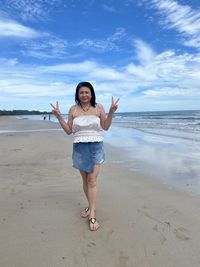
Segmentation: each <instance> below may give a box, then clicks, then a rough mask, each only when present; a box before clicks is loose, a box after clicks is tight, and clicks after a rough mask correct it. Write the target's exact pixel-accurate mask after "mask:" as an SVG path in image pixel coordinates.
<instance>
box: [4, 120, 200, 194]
mask: <svg viewBox="0 0 200 267" xmlns="http://www.w3.org/2000/svg"><path fill="white" fill-rule="evenodd" d="M6 117H7V119H8V121H10V120H12V123H6V121H7V119H6ZM8 121H7V122H8ZM4 122H5V123H4ZM2 129H6V130H2ZM54 131H55V132H57V131H58V132H59V131H60V132H62V131H63V130H62V128H61V127H60V125H59V124H58V123H57V122H55V121H54V120H53V121H48V120H47V121H44V120H32V119H31V120H30V119H24V118H22V119H19V118H16V117H15V116H3V117H0V135H1V134H3V133H10V134H12V133H20V132H21V133H25V132H54ZM63 133H64V131H63ZM64 134H65V133H64ZM122 136H124V142H122ZM67 138H69V139H70V140H71V139H72V138H73V137H72V136H67ZM194 143H195V141H194V140H183V139H179V138H178V139H177V138H176V137H172V136H168V137H167V136H157V135H154V134H151V133H148V132H146V133H144V132H143V131H139V130H138V129H137V130H136V129H130V128H120V127H116V126H112V127H111V129H109V131H106V132H104V144H105V146H107V147H109V150H113V153H112V155H111V157H109V158H108V163H116V164H119V165H120V166H122V167H123V166H125V167H127V168H129V170H131V171H137V172H138V173H142V174H144V175H147V176H150V177H151V178H152V179H156V180H158V182H161V183H163V184H166V185H168V186H172V187H174V188H176V189H178V190H181V191H184V192H188V193H189V194H192V195H197V196H200V187H199V182H198V181H199V179H200V176H199V173H200V149H198V147H196V146H195V145H194ZM157 163H159V164H157ZM144 166H145V168H144Z"/></svg>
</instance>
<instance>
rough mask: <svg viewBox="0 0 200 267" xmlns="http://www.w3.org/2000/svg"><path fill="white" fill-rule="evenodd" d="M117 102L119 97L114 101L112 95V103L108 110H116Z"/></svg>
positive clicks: (112, 111) (111, 111)
mask: <svg viewBox="0 0 200 267" xmlns="http://www.w3.org/2000/svg"><path fill="white" fill-rule="evenodd" d="M118 102H119V98H118V99H117V100H116V101H114V98H113V96H112V103H111V106H110V110H109V112H110V113H114V112H115V111H116V110H117V108H118Z"/></svg>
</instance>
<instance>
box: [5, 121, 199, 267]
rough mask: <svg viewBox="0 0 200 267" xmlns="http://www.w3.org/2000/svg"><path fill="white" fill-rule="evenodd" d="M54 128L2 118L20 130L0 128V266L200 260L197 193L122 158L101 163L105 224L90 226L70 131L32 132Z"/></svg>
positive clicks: (145, 266) (127, 265) (168, 266)
mask: <svg viewBox="0 0 200 267" xmlns="http://www.w3.org/2000/svg"><path fill="white" fill-rule="evenodd" d="M55 128H57V125H56V124H55V123H51V122H49V121H38V122H37V121H28V120H16V119H14V118H11V117H0V130H2V129H6V130H11V129H17V130H19V132H7V133H1V134H0V147H1V150H0V151H1V152H0V153H1V154H0V159H1V161H0V166H1V170H0V267H65V266H66V267H70V266H80V267H94V266H95V267H107V266H108V267H186V266H187V267H190V266H192V267H197V266H200V253H199V242H200V241H199V240H200V230H199V229H200V197H198V196H192V195H190V194H189V193H185V192H181V191H179V190H177V189H174V188H170V187H169V186H167V185H163V184H162V183H160V182H159V181H157V180H156V179H153V178H150V177H146V176H144V175H142V174H140V173H137V172H134V171H130V170H129V169H128V168H126V167H125V166H123V165H117V164H114V163H109V164H108V163H105V164H104V165H103V168H102V172H101V174H100V176H99V178H98V191H99V192H98V212H97V218H98V220H99V222H100V224H101V228H100V229H99V230H98V231H96V232H91V231H89V228H88V222H87V219H82V218H80V216H79V212H80V210H81V209H82V208H83V207H85V199H84V195H83V192H82V184H81V178H80V175H79V173H78V171H77V170H75V169H73V168H72V166H71V165H72V161H71V152H72V139H71V137H69V136H66V135H65V134H64V132H63V131H59V130H58V131H56V130H53V131H51V130H49V131H35V130H37V129H55ZM20 130H29V131H24V132H23V131H21V132H20ZM30 130H31V131H30ZM106 152H107V153H106V154H107V158H108V159H110V158H112V155H113V153H115V154H117V153H118V152H119V151H117V150H115V148H112V147H109V146H106ZM108 162H110V161H109V160H108ZM144 168H145V166H144Z"/></svg>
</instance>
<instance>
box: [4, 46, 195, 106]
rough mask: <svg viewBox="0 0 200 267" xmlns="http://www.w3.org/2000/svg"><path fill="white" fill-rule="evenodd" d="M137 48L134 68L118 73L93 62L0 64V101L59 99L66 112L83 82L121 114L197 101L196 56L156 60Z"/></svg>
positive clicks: (162, 56)
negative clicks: (116, 103) (114, 101)
mask: <svg viewBox="0 0 200 267" xmlns="http://www.w3.org/2000/svg"><path fill="white" fill-rule="evenodd" d="M136 43H137V42H136ZM137 44H139V43H137ZM140 44H142V48H141V49H137V50H136V52H137V55H136V57H137V58H139V59H140V60H139V61H138V62H137V64H136V63H134V62H132V63H129V64H127V65H124V66H121V67H116V66H115V67H109V66H107V65H105V64H100V63H97V62H95V61H80V62H77V63H68V62H66V63H64V64H54V65H53V64H52V65H46V66H45V65H40V66H35V67H33V66H31V65H22V64H20V63H19V62H18V59H15V58H14V59H12V58H11V59H7V60H6V59H5V58H3V59H0V62H2V64H0V93H1V96H2V97H4V98H5V97H7V99H8V102H9V99H10V97H11V96H12V97H37V98H38V101H39V99H40V98H43V97H44V98H45V99H46V100H45V101H46V102H49V101H50V100H48V99H49V98H51V99H53V100H57V99H61V100H62V101H64V102H65V103H67V106H69V105H70V103H71V104H72V103H73V102H74V92H75V88H76V85H77V83H78V82H79V81H82V80H86V81H90V82H91V83H92V84H94V87H95V90H96V91H97V99H98V101H102V102H103V103H104V105H105V107H106V109H108V108H109V105H110V98H111V95H113V96H114V97H115V98H117V97H120V107H121V109H122V110H123V111H128V110H129V111H131V110H134V107H137V108H138V109H139V106H140V109H142V108H141V107H142V106H143V104H144V103H145V105H146V104H148V101H147V99H149V98H151V103H153V104H154V105H156V103H157V105H158V102H159V106H161V105H162V104H161V103H162V102H163V103H165V104H166V106H167V103H168V102H167V99H168V98H170V97H173V103H175V101H176V103H178V102H180V103H181V102H182V101H185V102H186V99H188V98H190V101H192V100H191V99H193V100H195V101H197V100H198V99H199V98H200V93H199V90H198V88H199V84H200V71H199V70H200V54H196V55H189V54H183V55H177V54H176V53H175V52H174V51H171V50H167V51H164V52H163V53H160V54H156V53H155V51H153V49H152V48H151V47H150V46H149V45H148V44H146V43H144V42H143V41H141V42H140ZM142 51H144V53H142ZM145 51H146V52H145ZM142 54H143V56H142ZM144 55H146V58H145V56H144ZM77 77H78V80H77ZM65 99H66V100H65ZM53 100H51V101H53ZM199 100H200V99H199ZM127 101H128V103H129V105H127ZM179 106H181V104H180V105H179ZM143 108H144V107H143ZM149 108H150V106H146V109H149ZM44 109H45V107H44ZM151 109H152V108H151Z"/></svg>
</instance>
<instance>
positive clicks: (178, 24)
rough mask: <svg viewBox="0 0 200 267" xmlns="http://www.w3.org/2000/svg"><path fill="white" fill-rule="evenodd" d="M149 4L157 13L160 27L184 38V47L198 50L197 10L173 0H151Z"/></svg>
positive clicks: (199, 21)
mask: <svg viewBox="0 0 200 267" xmlns="http://www.w3.org/2000/svg"><path fill="white" fill-rule="evenodd" d="M151 4H152V5H153V7H154V8H156V9H157V10H158V11H159V14H160V15H161V18H160V19H161V23H162V25H164V26H165V27H167V28H169V29H175V30H176V31H178V32H179V33H181V34H182V35H183V36H184V37H185V38H186V40H185V41H184V44H185V45H186V46H191V47H196V48H200V11H199V10H194V9H192V8H191V7H190V6H189V5H181V4H179V3H178V2H177V1H174V0H151Z"/></svg>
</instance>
